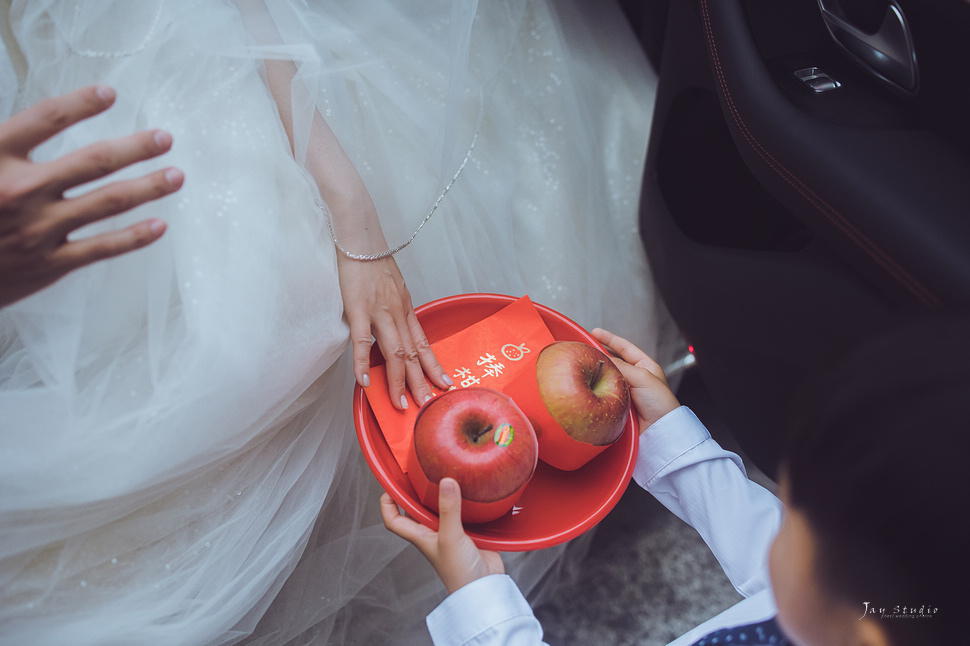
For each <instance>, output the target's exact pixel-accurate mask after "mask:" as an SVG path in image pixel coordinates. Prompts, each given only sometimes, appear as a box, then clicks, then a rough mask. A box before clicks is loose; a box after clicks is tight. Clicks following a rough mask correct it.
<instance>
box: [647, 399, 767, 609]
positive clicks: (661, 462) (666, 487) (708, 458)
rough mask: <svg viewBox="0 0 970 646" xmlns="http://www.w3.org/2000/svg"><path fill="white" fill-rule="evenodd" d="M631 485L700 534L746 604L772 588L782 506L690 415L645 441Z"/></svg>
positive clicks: (657, 427) (666, 422)
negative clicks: (771, 563) (771, 555)
mask: <svg viewBox="0 0 970 646" xmlns="http://www.w3.org/2000/svg"><path fill="white" fill-rule="evenodd" d="M633 479H634V480H635V481H636V482H637V484H639V485H640V486H641V487H643V488H644V489H646V490H647V491H649V492H650V493H651V494H653V495H654V497H656V498H657V500H659V501H660V502H661V503H663V505H664V506H665V507H667V509H669V510H670V511H672V512H673V513H674V514H676V515H677V517H678V518H680V519H681V520H683V521H685V522H686V523H687V524H689V525H690V526H691V527H693V528H694V529H696V530H697V532H698V533H699V534H700V535H701V537H702V538H703V539H704V542H706V543H707V545H708V547H710V548H711V551H712V552H713V553H714V555H715V556H716V557H717V560H718V562H719V563H720V564H721V567H722V568H723V569H724V573H725V574H727V576H728V578H729V579H730V580H731V583H732V584H733V585H734V587H735V589H737V591H738V592H740V593H741V594H742V595H744V596H745V597H748V596H751V595H753V594H755V593H757V592H760V591H762V590H765V589H767V588H768V587H769V577H768V550H769V548H770V546H771V541H772V540H774V537H775V534H776V533H777V532H778V528H779V527H780V526H781V517H782V504H781V501H779V500H778V499H777V498H776V497H775V496H774V495H772V494H771V493H770V492H769V491H768V490H767V489H765V488H764V487H762V486H760V485H758V484H757V483H755V482H752V481H751V480H748V477H747V474H746V472H745V470H744V465H743V464H742V462H741V458H739V457H738V456H737V455H736V454H734V453H730V452H728V451H725V450H724V449H722V448H721V447H720V446H719V445H718V444H717V442H715V441H714V440H713V439H712V438H711V435H710V433H708V431H707V429H706V428H705V427H704V425H703V424H701V422H700V420H698V419H697V417H696V416H695V415H694V413H693V412H692V411H691V410H690V409H689V408H687V407H686V406H681V407H680V408H678V409H676V410H674V411H671V412H670V413H668V414H667V415H665V416H664V417H662V418H661V419H659V420H657V421H656V422H655V423H654V424H652V425H651V426H650V428H648V429H647V431H646V432H644V433H643V434H641V435H640V446H639V454H638V457H637V465H636V468H635V469H634V472H633Z"/></svg>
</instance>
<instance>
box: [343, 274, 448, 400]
mask: <svg viewBox="0 0 970 646" xmlns="http://www.w3.org/2000/svg"><path fill="white" fill-rule="evenodd" d="M338 263H339V269H340V291H341V293H342V294H343V298H344V312H345V314H346V315H347V321H348V322H349V323H350V338H351V341H352V342H353V345H354V373H355V375H356V376H357V382H358V383H359V384H360V385H361V386H363V387H365V388H366V387H368V386H370V372H369V371H370V350H371V338H372V335H373V338H375V339H376V340H377V344H378V346H380V349H381V352H382V353H383V354H384V359H385V360H386V362H387V363H386V369H387V386H388V390H389V391H390V392H389V394H390V397H391V401H392V402H394V404H395V405H396V406H398V407H399V408H404V407H405V406H406V404H407V401H406V399H405V397H404V388H405V385H406V386H407V387H408V388H409V389H410V390H411V396H412V397H413V398H414V401H416V402H418V404H422V403H424V401H425V400H426V399H428V398H429V397H430V396H431V389H430V388H429V387H428V382H427V381H425V375H429V376H431V377H432V379H433V381H434V383H435V384H436V385H437V386H438V387H440V388H443V389H447V388H448V387H449V386H451V383H452V382H451V379H450V378H449V377H448V375H447V374H445V371H444V369H443V368H442V367H441V364H439V363H438V359H436V358H435V356H434V352H433V351H432V350H431V344H430V343H429V342H428V339H427V337H426V336H425V334H424V330H422V329H421V324H420V323H418V318H417V316H415V314H414V307H413V306H412V304H411V294H410V293H409V292H408V289H407V286H406V285H405V284H404V277H403V276H402V275H401V271H400V269H398V266H397V263H396V262H394V259H393V258H382V259H381V260H374V261H359V260H352V259H350V258H346V257H344V256H342V255H340V256H338Z"/></svg>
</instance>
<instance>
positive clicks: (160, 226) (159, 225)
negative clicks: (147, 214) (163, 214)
mask: <svg viewBox="0 0 970 646" xmlns="http://www.w3.org/2000/svg"><path fill="white" fill-rule="evenodd" d="M148 228H149V229H151V231H152V233H154V234H155V235H162V234H163V233H165V228H166V225H165V221H164V220H159V219H157V218H155V219H153V220H152V221H151V222H149V223H148Z"/></svg>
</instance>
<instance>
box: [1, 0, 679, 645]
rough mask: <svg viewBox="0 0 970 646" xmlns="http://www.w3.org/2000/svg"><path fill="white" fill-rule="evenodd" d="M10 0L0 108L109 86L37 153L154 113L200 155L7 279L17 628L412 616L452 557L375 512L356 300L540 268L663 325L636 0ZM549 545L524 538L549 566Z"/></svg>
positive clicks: (8, 439) (369, 635) (617, 312)
mask: <svg viewBox="0 0 970 646" xmlns="http://www.w3.org/2000/svg"><path fill="white" fill-rule="evenodd" d="M0 12H2V15H0V21H4V22H5V23H6V24H4V25H3V27H4V29H3V30H2V31H3V32H4V34H5V48H6V49H5V50H4V51H5V53H6V59H5V60H4V61H3V63H4V65H5V66H6V67H7V68H9V69H13V70H14V71H15V73H16V78H17V81H16V84H17V87H16V88H9V87H4V88H3V94H4V97H3V101H0V107H2V108H3V109H4V110H5V111H6V112H5V113H4V114H2V115H0V117H2V118H7V117H8V116H10V114H11V113H12V112H14V111H16V110H18V109H20V108H23V107H25V106H27V105H31V104H33V103H36V102H37V101H38V100H40V99H43V98H46V97H49V96H54V95H59V94H63V93H65V92H67V91H70V90H73V89H75V88H78V87H81V86H84V85H90V84H94V83H100V84H106V85H110V86H112V87H113V88H115V90H116V91H117V100H116V102H115V105H114V106H113V107H112V108H111V109H110V110H109V111H107V112H106V113H105V114H103V115H100V116H98V117H95V118H93V119H91V120H89V121H87V122H85V123H83V124H79V125H77V126H75V127H72V128H71V129H69V130H67V131H66V132H65V133H63V134H62V135H60V136H58V137H56V138H54V139H52V140H51V141H50V142H48V143H47V144H44V145H43V146H41V147H39V148H38V149H37V150H36V151H35V160H38V161H42V160H45V159H54V158H57V157H60V156H61V155H63V154H64V153H65V152H66V151H70V150H75V149H77V148H79V147H81V146H83V145H86V144H88V143H91V142H93V141H97V140H99V139H104V138H109V137H118V136H122V135H125V134H128V133H130V132H133V131H135V130H141V129H145V128H148V127H159V128H164V129H166V130H167V131H169V132H171V133H172V135H173V137H174V141H175V143H174V145H173V148H172V150H171V152H170V153H169V154H168V155H166V157H165V158H164V159H163V160H159V161H158V162H157V165H158V166H159V167H161V164H165V165H176V166H178V167H179V168H181V169H182V170H183V171H184V173H185V183H184V186H183V188H182V190H181V191H179V193H178V194H176V195H173V196H170V197H168V198H165V199H163V200H161V201H158V202H152V203H149V204H146V205H143V206H142V207H139V208H138V209H136V210H135V211H133V212H132V213H130V214H128V215H125V216H122V217H120V218H118V220H117V222H115V221H112V222H102V223H98V224H96V225H91V226H90V227H89V232H90V233H96V232H99V231H104V230H107V229H111V228H115V227H122V226H125V225H126V224H129V223H131V222H134V221H138V220H143V219H145V218H148V217H158V218H161V219H164V220H165V221H166V222H167V223H168V231H167V232H166V234H165V236H164V237H163V238H162V239H160V240H159V241H158V242H155V243H154V244H152V245H151V246H149V247H147V248H146V249H143V250H141V251H138V252H137V253H134V254H129V255H126V256H122V257H119V258H115V259H112V260H110V261H107V262H103V263H99V264H95V265H92V266H90V267H86V268H84V269H82V270H79V271H77V272H74V273H72V274H70V275H68V276H67V277H66V278H64V279H62V280H61V281H59V282H58V283H56V284H54V285H53V286H51V287H49V288H48V289H46V290H44V291H42V292H39V293H37V294H35V295H34V296H31V297H29V298H27V299H24V300H22V301H19V302H17V303H14V304H13V305H10V306H9V307H6V308H4V309H2V310H0V641H3V642H4V643H23V644H60V643H72V644H114V643H117V644H169V643H171V644H176V643H177V644H223V643H237V642H246V643H258V644H280V643H300V644H305V643H321V644H322V643H334V644H338V643H367V644H380V643H395V644H409V643H426V641H427V636H426V634H425V631H424V628H423V621H424V615H425V613H426V612H427V611H428V610H429V609H430V608H431V607H433V605H434V604H435V603H436V602H437V601H438V600H440V598H442V597H443V596H444V589H443V588H442V587H441V586H440V584H439V583H438V582H437V580H436V579H435V578H434V575H433V572H431V571H430V569H429V568H427V567H426V565H425V563H424V561H423V560H422V559H421V557H420V555H419V554H417V552H416V551H414V550H411V549H407V548H406V544H405V543H404V542H403V541H401V540H400V539H398V538H397V537H395V536H393V535H391V534H390V533H389V532H387V531H386V530H385V529H384V528H383V525H382V523H381V519H380V514H379V508H378V496H379V493H380V488H379V485H378V484H377V482H376V480H375V479H374V478H373V476H372V475H371V474H370V472H369V471H368V470H367V467H366V464H365V463H364V461H363V459H362V457H361V455H360V450H359V448H358V446H357V444H356V438H355V435H354V429H353V422H352V419H351V411H350V401H351V392H352V389H353V386H354V382H355V377H356V380H357V381H358V382H360V383H362V384H366V365H364V364H363V363H362V362H361V361H360V358H361V357H362V356H365V355H366V347H367V345H368V344H369V342H370V330H367V329H366V328H367V327H368V325H365V326H364V327H363V332H362V331H361V330H362V329H361V328H360V325H359V324H356V323H355V321H357V320H360V315H359V314H358V315H356V316H355V313H358V312H359V311H367V310H368V308H370V310H371V311H372V310H373V309H374V308H373V303H375V302H381V301H380V300H379V299H380V296H381V295H380V294H379V293H375V291H379V289H380V288H379V287H378V286H381V285H387V284H393V285H397V286H398V287H399V288H400V289H402V290H403V285H402V284H400V283H399V277H398V276H399V275H398V274H397V273H396V271H397V267H400V271H401V274H403V276H404V277H405V278H406V279H407V289H408V290H409V292H410V296H411V299H412V300H413V302H414V303H415V304H420V303H424V302H427V301H429V300H432V299H435V298H439V297H442V296H447V295H451V294H456V293H465V292H500V293H508V294H515V295H521V294H528V295H529V296H530V297H531V298H532V299H533V300H534V301H536V302H539V303H543V304H546V305H549V306H551V307H553V308H554V309H557V310H559V311H561V312H563V313H565V314H566V315H568V316H570V317H571V318H573V319H575V320H576V321H578V322H579V323H580V324H582V325H584V326H586V327H593V326H603V327H607V328H609V329H611V330H613V331H615V332H616V333H618V334H621V335H623V336H625V337H627V338H629V339H631V340H633V341H634V342H635V343H637V344H638V345H639V346H640V347H643V348H645V349H647V350H648V351H651V352H652V354H653V355H654V356H655V357H657V358H658V360H659V361H660V362H661V363H662V364H663V363H664V359H665V358H669V357H670V356H671V354H672V353H673V351H674V349H675V347H676V344H677V335H676V331H675V330H674V329H673V327H672V326H671V325H670V324H669V322H668V320H667V318H666V316H665V313H664V310H663V307H662V304H661V303H660V302H659V300H658V299H657V297H656V296H655V295H654V292H653V287H652V284H651V282H650V277H649V272H648V269H647V266H646V262H645V259H644V258H643V253H642V250H641V247H640V241H639V237H638V233H637V230H636V228H637V208H638V196H639V185H640V174H641V172H642V168H643V160H644V154H645V150H646V142H647V134H648V129H649V123H650V112H651V106H652V101H653V84H654V81H655V79H654V77H653V73H652V71H651V70H650V68H649V66H648V65H647V63H646V61H645V60H644V58H643V56H642V53H641V52H640V50H639V48H638V46H637V43H636V39H635V37H634V36H633V34H632V32H631V31H630V29H629V28H628V26H627V25H626V24H625V22H624V20H623V17H622V14H621V13H620V10H619V9H618V7H616V6H614V5H612V4H609V3H582V2H576V3H572V2H551V1H549V2H546V1H540V0H502V1H495V2H492V1H487V2H486V1H480V2H476V1H475V0H454V1H450V0H429V1H422V2H417V1H415V2H393V1H390V0H346V1H344V2H320V3H304V2H283V1H281V2H273V1H267V2H259V1H256V0H252V1H250V0H240V2H238V3H234V2H223V1H214V0H209V1H205V2H191V1H188V0H151V1H144V2H135V1H133V0H101V1H92V2H84V3H73V2H62V1H58V0H29V1H28V0H13V1H12V2H0ZM0 78H3V77H0ZM334 138H335V139H334ZM336 142H339V146H338V145H336ZM347 161H349V163H350V164H352V167H351V168H353V169H355V171H354V172H351V173H349V174H348V172H347V168H348V166H347V165H346V164H345V162H347ZM153 163H156V162H146V163H145V164H143V165H142V166H141V167H139V168H134V169H131V170H130V171H126V172H130V173H131V174H132V175H136V174H143V173H144V172H145V168H151V167H152V166H151V164H153ZM123 174H124V173H122V174H121V175H122V176H123ZM116 177H117V176H116ZM359 180H362V182H363V185H365V186H366V197H365V198H362V197H361V193H360V192H359V191H356V190H352V189H353V188H354V187H355V186H356V184H355V182H358V181H359ZM442 196H443V197H442ZM429 213H430V218H428V215H429ZM376 214H379V215H380V224H379V225H377V223H376V221H375V220H374V219H373V218H374V216H376ZM328 218H332V230H331V227H330V226H328ZM415 232H417V235H414V234H415ZM82 233H83V232H82ZM331 233H332V234H333V236H335V238H336V240H337V241H338V242H339V245H340V247H341V248H342V249H343V250H344V251H346V252H348V253H349V254H350V255H361V256H373V255H380V253H381V252H382V251H385V250H387V249H396V248H397V247H402V248H401V250H400V251H399V252H397V253H395V254H394V255H393V260H388V259H386V258H385V259H382V260H377V261H371V260H355V259H352V258H350V257H348V255H347V254H345V253H343V252H341V251H338V250H337V248H335V245H334V242H333V240H332V236H331ZM412 236H413V237H412ZM395 261H396V265H395ZM375 275H380V276H381V281H383V282H374V281H373V280H372V279H371V277H372V276H375ZM404 293H405V294H407V292H404ZM341 294H343V297H341ZM345 315H346V316H345ZM348 318H349V319H350V321H351V326H352V327H354V329H353V330H351V328H350V327H348V324H347V320H346V319H348ZM369 325H371V326H373V327H374V329H377V328H378V327H380V326H382V325H383V326H390V327H393V324H389V323H387V322H386V321H383V322H382V321H380V320H377V319H376V318H375V319H373V320H371V321H370V323H369ZM397 332H399V333H400V336H401V337H402V338H403V337H405V336H407V333H406V331H403V330H397ZM394 334H395V332H394V331H386V330H385V332H384V336H385V338H387V337H391V338H393V336H394ZM351 338H353V339H357V340H358V342H359V343H360V347H359V348H358V354H357V358H358V361H357V362H356V363H355V361H354V353H353V352H352V350H351V349H350V348H349V344H348V341H349V340H350V339H351ZM428 365H429V363H428V362H425V368H426V369H427V368H428ZM430 365H433V364H430ZM411 370H412V372H411V374H410V375H409V377H410V379H409V383H410V384H413V383H414V382H415V375H414V374H413V368H412V369H411ZM400 376H401V379H400V380H399V381H400V382H401V386H400V387H401V388H403V370H402V373H401V375H400ZM429 379H432V380H439V379H440V377H439V376H436V375H434V374H431V375H430V376H429ZM563 553H564V549H563V548H562V547H560V548H553V549H549V550H544V551H542V552H538V553H534V554H515V555H507V559H508V569H509V571H510V573H511V574H512V576H513V577H514V578H516V579H517V581H518V582H519V583H520V585H521V587H522V588H523V589H525V590H533V591H536V592H538V591H540V590H541V589H542V588H543V585H542V583H544V582H548V581H550V580H553V579H554V574H555V572H556V570H557V568H558V567H560V566H561V564H562V562H563V558H562V555H563Z"/></svg>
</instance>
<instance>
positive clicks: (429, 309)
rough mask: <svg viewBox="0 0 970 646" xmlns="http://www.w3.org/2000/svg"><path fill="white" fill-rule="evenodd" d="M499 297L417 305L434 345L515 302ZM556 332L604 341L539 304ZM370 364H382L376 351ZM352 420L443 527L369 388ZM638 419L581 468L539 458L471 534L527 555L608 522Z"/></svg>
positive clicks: (381, 465) (373, 458)
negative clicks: (515, 493)
mask: <svg viewBox="0 0 970 646" xmlns="http://www.w3.org/2000/svg"><path fill="white" fill-rule="evenodd" d="M516 300H517V298H516V297H513V296H505V295H500V294H462V295H459V296H449V297H447V298H442V299H439V300H436V301H432V302H430V303H427V304H425V305H422V306H420V307H417V308H415V313H416V314H417V316H418V320H419V321H420V322H421V325H422V327H423V328H424V332H425V334H426V335H427V337H428V340H429V341H430V342H431V343H435V342H436V341H439V340H441V339H444V338H446V337H448V336H450V335H452V334H454V333H456V332H460V331H461V330H463V329H465V328H466V327H468V326H470V325H473V324H475V323H477V322H478V321H480V320H482V319H484V318H486V317H488V316H491V315H492V314H495V313H496V312H498V311H499V310H500V309H502V308H503V307H505V306H506V305H509V304H511V303H512V302H514V301H516ZM535 307H536V309H538V311H539V314H540V316H542V319H543V321H544V322H545V324H546V326H547V327H548V328H549V331H550V332H551V333H552V335H553V337H555V338H556V339H557V340H564V341H585V342H586V343H591V344H593V345H595V346H597V347H602V346H600V344H599V343H598V342H597V341H596V340H595V339H594V338H593V337H592V336H591V335H590V334H589V333H588V332H586V330H584V329H583V328H582V327H581V326H579V325H578V324H576V323H575V322H573V321H571V320H570V319H569V318H567V317H565V316H563V315H562V314H559V313H558V312H556V311H554V310H552V309H550V308H548V307H545V306H543V305H540V304H538V303H536V304H535ZM371 359H372V363H375V364H377V363H382V362H383V357H381V356H380V354H379V352H378V351H377V350H376V349H375V352H374V353H373V355H372V357H371ZM353 405H354V425H355V426H356V428H357V439H358V441H359V442H360V447H361V450H362V451H363V453H364V457H365V459H366V460H367V464H368V465H369V466H370V468H371V471H373V473H374V475H375V476H376V477H377V480H378V481H379V482H380V483H381V485H382V486H383V487H384V489H385V490H386V491H387V492H388V493H389V494H391V497H392V498H394V500H395V501H396V502H397V503H398V505H400V506H401V507H402V508H403V509H404V510H405V512H406V513H407V514H408V515H409V516H411V517H412V518H415V519H416V520H418V521H419V522H421V523H423V524H425V525H427V526H429V527H432V528H437V526H438V516H437V514H435V512H433V511H431V510H430V509H428V508H427V507H425V506H424V505H422V504H421V503H420V502H419V501H418V498H417V495H416V494H415V492H414V489H413V488H412V487H411V483H410V481H409V480H408V477H407V475H406V474H405V473H404V472H403V471H402V470H401V468H400V466H398V463H397V461H396V460H395V459H394V456H393V455H392V453H391V450H390V448H389V447H388V445H387V442H386V441H385V440H384V435H383V434H382V433H381V429H380V427H379V426H378V423H377V418H376V417H375V416H374V413H373V411H372V410H371V407H370V404H369V403H368V402H367V397H366V396H365V394H364V391H363V389H362V388H361V387H360V386H359V385H358V386H357V387H356V388H355V389H354V402H353ZM637 435H638V433H637V421H636V416H635V414H634V412H633V411H632V410H631V411H630V415H629V418H628V420H627V426H626V429H625V430H624V432H623V435H622V436H621V437H620V439H618V440H617V441H616V442H615V443H614V444H613V445H611V446H610V448H608V449H607V450H606V451H604V452H603V453H601V454H600V455H599V456H597V457H596V458H594V459H593V460H592V461H591V462H590V463H588V464H587V465H585V466H583V467H582V468H580V469H578V470H576V471H560V470H558V469H554V468H553V467H550V466H549V465H547V464H545V463H543V462H541V461H540V462H539V466H538V468H537V469H536V473H535V475H534V476H533V478H532V480H531V482H530V483H529V485H528V486H527V487H526V490H525V492H524V493H523V494H522V498H520V499H519V502H518V504H517V505H516V506H515V508H513V510H512V512H511V513H510V514H507V515H505V516H503V517H502V518H499V519H498V520H494V521H492V522H489V523H484V524H481V525H466V526H465V531H466V532H467V533H468V535H469V536H471V537H472V539H474V541H475V543H476V544H477V545H478V546H479V547H480V548H483V549H490V550H498V551H504V552H522V551H530V550H536V549H541V548H545V547H552V546H554V545H558V544H560V543H563V542H565V541H568V540H569V539H571V538H574V537H576V536H578V535H580V534H582V533H583V532H585V531H586V530H588V529H590V528H591V527H593V526H594V525H596V523H598V522H599V521H600V520H602V519H603V517H604V516H606V514H607V513H609V511H610V510H611V509H613V507H614V506H615V505H616V503H617V502H618V501H619V500H620V497H621V496H622V495H623V492H624V491H625V490H626V487H627V485H628V484H629V482H630V477H631V475H632V473H633V466H634V464H635V462H636V456H637V446H638V442H637Z"/></svg>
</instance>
